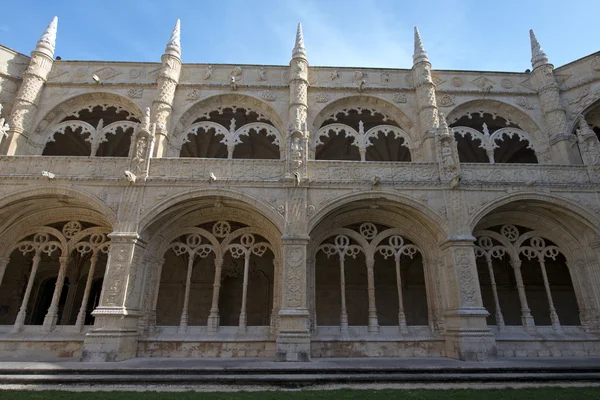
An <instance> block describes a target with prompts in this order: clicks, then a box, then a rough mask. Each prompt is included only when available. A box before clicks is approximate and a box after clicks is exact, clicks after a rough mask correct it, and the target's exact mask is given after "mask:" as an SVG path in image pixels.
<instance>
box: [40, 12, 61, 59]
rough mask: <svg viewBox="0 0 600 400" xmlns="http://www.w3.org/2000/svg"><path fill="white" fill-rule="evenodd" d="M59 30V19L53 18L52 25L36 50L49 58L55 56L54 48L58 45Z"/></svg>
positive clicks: (43, 35) (41, 38) (49, 25)
mask: <svg viewBox="0 0 600 400" xmlns="http://www.w3.org/2000/svg"><path fill="white" fill-rule="evenodd" d="M57 28H58V17H54V18H52V21H50V24H48V27H47V28H46V30H45V31H44V33H43V34H42V36H41V37H40V40H38V42H37V45H36V46H35V50H36V51H39V52H40V53H44V54H46V55H47V56H49V57H53V56H54V47H55V45H56V29H57Z"/></svg>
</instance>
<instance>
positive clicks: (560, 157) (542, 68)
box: [529, 30, 581, 164]
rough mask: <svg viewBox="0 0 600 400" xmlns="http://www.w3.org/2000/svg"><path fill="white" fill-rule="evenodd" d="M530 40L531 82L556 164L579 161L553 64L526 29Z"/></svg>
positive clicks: (531, 33)
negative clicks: (536, 95)
mask: <svg viewBox="0 0 600 400" xmlns="http://www.w3.org/2000/svg"><path fill="white" fill-rule="evenodd" d="M529 36H530V39H531V65H532V67H533V71H532V72H531V83H532V84H533V86H534V87H535V88H536V90H537V92H538V96H539V99H540V103H541V105H542V111H543V113H544V121H545V122H546V129H547V131H548V136H549V139H550V146H551V147H552V149H551V152H552V155H553V160H552V161H553V162H554V163H556V164H576V163H580V162H581V161H580V155H579V154H577V152H576V151H575V146H573V144H574V142H573V141H572V140H574V139H575V138H574V137H573V135H572V134H571V133H570V132H569V126H568V122H567V113H566V111H565V109H564V108H563V106H562V105H561V103H560V90H559V88H558V83H557V82H556V78H555V77H554V72H553V71H554V66H553V65H552V64H550V62H549V61H548V57H547V56H546V53H544V51H543V50H542V47H541V46H540V43H539V42H538V40H537V38H536V37H535V34H534V33H533V31H532V30H530V31H529Z"/></svg>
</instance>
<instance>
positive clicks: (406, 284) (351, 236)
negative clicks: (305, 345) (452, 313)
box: [315, 222, 429, 331]
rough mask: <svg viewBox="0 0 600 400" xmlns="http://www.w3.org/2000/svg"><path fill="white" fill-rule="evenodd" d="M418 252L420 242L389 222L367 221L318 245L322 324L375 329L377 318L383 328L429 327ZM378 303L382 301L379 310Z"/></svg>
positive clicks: (318, 299)
mask: <svg viewBox="0 0 600 400" xmlns="http://www.w3.org/2000/svg"><path fill="white" fill-rule="evenodd" d="M418 253H419V250H418V247H417V246H415V245H414V244H412V243H411V242H410V240H407V239H405V238H403V237H402V236H401V235H398V232H397V230H395V229H393V228H391V227H390V226H386V225H383V224H374V223H372V222H364V223H361V224H352V225H348V226H345V227H343V228H337V229H335V230H334V231H333V232H332V234H331V235H329V236H328V237H326V239H325V240H324V241H322V242H321V244H320V245H319V246H318V248H317V254H316V259H315V277H316V279H315V280H316V318H317V321H319V325H339V326H340V329H341V330H342V331H344V330H347V329H348V326H352V325H355V326H369V328H370V329H371V330H373V329H375V328H376V327H375V326H373V317H374V316H376V317H377V323H378V326H390V325H392V326H400V328H401V329H405V328H406V326H407V325H427V324H428V322H429V319H428V307H427V294H426V290H425V274H424V269H423V262H422V257H421V256H420V254H418ZM367 260H370V261H367ZM336 273H337V275H338V278H337V279H336V278H335V275H336ZM336 298H337V299H336ZM374 304H380V306H379V307H377V311H376V314H372V312H373V310H372V306H373V305H374ZM367 305H368V307H367ZM336 306H338V307H336Z"/></svg>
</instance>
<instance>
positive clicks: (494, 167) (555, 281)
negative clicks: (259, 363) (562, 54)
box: [0, 18, 600, 361]
mask: <svg viewBox="0 0 600 400" xmlns="http://www.w3.org/2000/svg"><path fill="white" fill-rule="evenodd" d="M56 32H57V19H56V18H54V19H53V20H52V22H51V23H50V25H49V26H48V28H47V29H46V31H45V32H44V33H43V35H42V36H41V38H40V40H39V41H38V42H37V45H36V46H35V49H34V50H33V52H32V53H31V56H26V55H23V54H19V53H17V52H15V51H13V50H11V49H8V48H6V47H1V46H0V102H1V103H2V105H3V108H2V111H1V115H0V118H1V119H0V141H1V143H0V154H2V156H0V356H17V357H18V356H37V357H70V358H75V359H81V360H84V361H99V360H100V361H102V360H104V361H112V360H123V359H127V358H132V357H152V356H155V357H164V356H172V357H266V358H271V359H276V360H281V361H310V360H311V359H313V358H317V357H357V356H364V357H378V356H387V357H390V356H392V357H423V356H436V357H439V356H442V357H450V358H456V359H461V360H488V359H493V358H495V357H513V356H530V357H537V356H583V355H595V356H599V355H600V319H599V318H600V197H599V189H600V142H599V140H598V136H600V53H596V54H592V55H589V56H587V57H584V58H581V59H579V60H576V61H573V62H572V63H570V64H567V65H564V66H561V67H560V68H556V69H555V68H554V67H553V65H552V64H551V63H550V62H549V59H548V57H547V56H546V54H545V53H544V51H543V50H542V48H541V47H540V43H539V42H538V40H537V39H536V37H535V35H534V33H533V32H530V36H531V38H530V39H531V51H532V58H531V63H532V69H531V71H529V70H528V71H526V72H524V73H512V72H511V73H504V72H480V71H443V70H435V69H432V64H431V63H430V61H429V58H428V56H427V53H426V52H425V48H424V46H423V42H422V41H421V37H420V35H419V32H418V31H417V30H416V29H415V50H414V64H413V66H412V68H411V69H371V68H369V69H367V68H360V67H357V68H335V67H327V68H325V67H315V66H310V65H309V60H310V57H309V55H310V51H308V52H307V51H306V50H305V47H304V40H303V36H302V29H301V26H298V32H297V35H296V41H295V46H294V48H293V51H292V56H291V60H290V63H289V66H271V65H205V64H182V59H181V47H180V26H179V21H177V24H176V25H175V29H174V30H173V34H172V36H171V38H170V40H169V41H168V43H167V46H166V50H165V53H164V55H163V56H162V58H161V62H160V63H159V62H157V63H135V62H105V61H100V62H98V61H63V60H55V59H54V48H55V39H56ZM290 44H291V43H290ZM290 47H291V46H290ZM309 50H310V49H309Z"/></svg>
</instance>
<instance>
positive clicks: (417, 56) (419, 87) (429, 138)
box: [412, 27, 438, 162]
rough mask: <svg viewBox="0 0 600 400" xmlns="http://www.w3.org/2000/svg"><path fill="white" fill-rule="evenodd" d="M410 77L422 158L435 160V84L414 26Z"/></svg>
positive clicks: (436, 116) (436, 109) (436, 110)
mask: <svg viewBox="0 0 600 400" xmlns="http://www.w3.org/2000/svg"><path fill="white" fill-rule="evenodd" d="M412 77H413V82H414V85H415V90H416V92H417V106H418V114H419V122H420V126H421V132H420V135H422V137H423V145H422V146H423V160H422V161H425V162H435V160H436V150H435V132H436V128H437V126H438V108H437V102H436V95H435V84H434V83H433V80H432V78H431V63H430V62H429V58H428V57H427V52H426V51H425V48H424V46H423V41H422V40H421V35H420V34H419V30H418V29H417V27H415V51H414V54H413V67H412Z"/></svg>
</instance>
